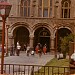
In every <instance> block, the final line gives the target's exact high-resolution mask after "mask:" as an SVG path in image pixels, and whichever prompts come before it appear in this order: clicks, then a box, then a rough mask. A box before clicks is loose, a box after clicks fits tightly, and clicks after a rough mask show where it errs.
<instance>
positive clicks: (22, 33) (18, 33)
mask: <svg viewBox="0 0 75 75" xmlns="http://www.w3.org/2000/svg"><path fill="white" fill-rule="evenodd" d="M13 37H14V44H15V46H16V44H17V41H19V43H20V45H21V47H23V46H24V44H25V45H27V44H28V43H29V31H28V29H27V28H25V27H22V26H20V27H17V28H16V29H15V30H14V31H13Z"/></svg>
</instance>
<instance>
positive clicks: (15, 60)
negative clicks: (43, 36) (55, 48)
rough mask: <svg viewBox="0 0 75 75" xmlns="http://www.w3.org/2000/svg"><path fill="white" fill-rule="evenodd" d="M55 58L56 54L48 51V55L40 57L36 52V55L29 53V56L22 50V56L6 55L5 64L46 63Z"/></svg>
mask: <svg viewBox="0 0 75 75" xmlns="http://www.w3.org/2000/svg"><path fill="white" fill-rule="evenodd" d="M53 58H54V55H53V54H49V53H47V54H46V55H44V54H42V56H41V57H39V55H37V54H35V55H34V56H32V55H29V57H28V56H27V55H26V53H25V52H21V53H20V56H8V57H5V58H4V63H5V64H25V65H45V64H46V63H47V62H49V61H50V60H51V59H53ZM0 60H1V58H0ZM0 63H1V62H0Z"/></svg>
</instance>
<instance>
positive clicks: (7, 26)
mask: <svg viewBox="0 0 75 75" xmlns="http://www.w3.org/2000/svg"><path fill="white" fill-rule="evenodd" d="M8 28H9V25H6V30H7V32H6V56H8Z"/></svg>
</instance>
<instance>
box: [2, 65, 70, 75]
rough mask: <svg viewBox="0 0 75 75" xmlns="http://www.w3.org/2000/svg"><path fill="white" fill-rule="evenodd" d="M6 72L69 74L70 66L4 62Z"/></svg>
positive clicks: (16, 74) (38, 74)
mask: <svg viewBox="0 0 75 75" xmlns="http://www.w3.org/2000/svg"><path fill="white" fill-rule="evenodd" d="M3 71H4V73H6V74H10V75H69V72H70V68H69V67H58V66H41V65H23V64H4V69H3Z"/></svg>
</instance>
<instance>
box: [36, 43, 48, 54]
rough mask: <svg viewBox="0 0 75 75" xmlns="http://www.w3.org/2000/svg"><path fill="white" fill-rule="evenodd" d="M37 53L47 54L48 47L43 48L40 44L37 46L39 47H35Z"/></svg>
mask: <svg viewBox="0 0 75 75" xmlns="http://www.w3.org/2000/svg"><path fill="white" fill-rule="evenodd" d="M35 51H36V54H38V53H40V54H42V52H43V53H44V54H46V52H47V45H46V44H45V45H44V46H43V47H42V45H41V44H40V43H38V44H37V46H36V47H35Z"/></svg>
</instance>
